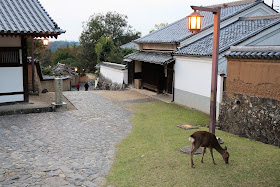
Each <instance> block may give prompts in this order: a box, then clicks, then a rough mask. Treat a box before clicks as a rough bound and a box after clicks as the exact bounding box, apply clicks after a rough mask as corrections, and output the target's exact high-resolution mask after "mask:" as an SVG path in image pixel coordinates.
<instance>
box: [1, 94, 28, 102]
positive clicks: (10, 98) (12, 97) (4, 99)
mask: <svg viewBox="0 0 280 187" xmlns="http://www.w3.org/2000/svg"><path fill="white" fill-rule="evenodd" d="M16 101H24V95H23V94H18V95H3V96H0V103H8V102H16Z"/></svg>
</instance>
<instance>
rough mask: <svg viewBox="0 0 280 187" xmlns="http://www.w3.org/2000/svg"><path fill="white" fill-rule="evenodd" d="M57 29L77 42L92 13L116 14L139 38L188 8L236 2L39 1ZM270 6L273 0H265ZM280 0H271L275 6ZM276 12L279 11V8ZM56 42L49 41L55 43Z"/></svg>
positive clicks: (187, 13) (182, 0)
mask: <svg viewBox="0 0 280 187" xmlns="http://www.w3.org/2000/svg"><path fill="white" fill-rule="evenodd" d="M39 1H40V2H41V4H42V5H43V7H44V8H45V9H46V11H47V12H48V13H49V15H50V16H51V18H52V19H53V20H54V21H55V22H56V23H57V24H58V26H59V27H60V28H61V29H63V30H66V33H65V34H61V35H60V36H58V39H57V40H65V41H79V36H80V35H81V33H82V31H83V25H85V23H86V22H87V21H88V20H89V18H90V16H91V15H93V14H95V13H104V14H105V13H106V12H108V11H116V12H117V13H120V14H124V15H127V17H128V19H127V21H128V24H129V25H131V26H132V28H133V29H135V30H136V31H140V32H141V33H142V36H144V35H146V34H148V33H149V31H150V30H152V29H153V28H154V26H155V24H159V23H173V22H175V21H177V20H179V19H182V18H183V17H185V16H188V15H189V14H190V13H192V12H193V11H192V10H191V8H190V6H191V5H195V6H208V5H213V4H221V3H225V2H232V1H236V0H141V1H135V0H39ZM264 2H265V3H266V4H268V5H269V6H271V2H272V0H265V1H264ZM275 5H276V6H279V5H280V0H274V6H275ZM276 8H278V11H279V7H276ZM54 40H55V39H51V41H54Z"/></svg>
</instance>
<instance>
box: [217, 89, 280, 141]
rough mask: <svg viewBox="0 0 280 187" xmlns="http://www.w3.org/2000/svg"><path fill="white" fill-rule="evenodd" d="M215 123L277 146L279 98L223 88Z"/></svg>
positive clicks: (224, 128)
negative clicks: (217, 120)
mask: <svg viewBox="0 0 280 187" xmlns="http://www.w3.org/2000/svg"><path fill="white" fill-rule="evenodd" d="M217 126H218V127H219V128H220V129H221V130H224V131H227V132H230V133H233V134H236V135H239V136H242V137H247V138H250V139H254V140H257V141H260V142H263V143H267V144H271V145H276V146H279V147H280V100H274V99H268V98H261V97H257V96H248V95H245V94H235V93H231V92H224V96H223V102H222V104H221V109H220V115H219V123H218V125H217Z"/></svg>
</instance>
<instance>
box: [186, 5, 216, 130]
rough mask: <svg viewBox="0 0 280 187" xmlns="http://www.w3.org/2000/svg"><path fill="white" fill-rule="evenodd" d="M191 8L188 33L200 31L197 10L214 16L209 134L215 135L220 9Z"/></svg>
mask: <svg viewBox="0 0 280 187" xmlns="http://www.w3.org/2000/svg"><path fill="white" fill-rule="evenodd" d="M191 8H192V9H193V10H194V12H193V13H192V14H190V15H189V16H188V21H189V22H188V27H189V31H191V32H199V31H200V29H201V19H202V17H203V16H201V15H200V14H199V13H198V12H196V11H197V10H199V11H207V12H213V14H214V32H213V52H212V78H211V97H210V100H211V102H210V124H209V132H211V133H213V134H215V125H216V102H217V76H218V60H219V38H220V15H221V8H220V7H217V8H207V7H198V6H191Z"/></svg>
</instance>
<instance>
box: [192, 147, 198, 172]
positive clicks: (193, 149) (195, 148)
mask: <svg viewBox="0 0 280 187" xmlns="http://www.w3.org/2000/svg"><path fill="white" fill-rule="evenodd" d="M197 149H198V147H196V146H195V145H194V144H192V150H191V168H194V164H193V154H194V152H195V151H196V150H197Z"/></svg>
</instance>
